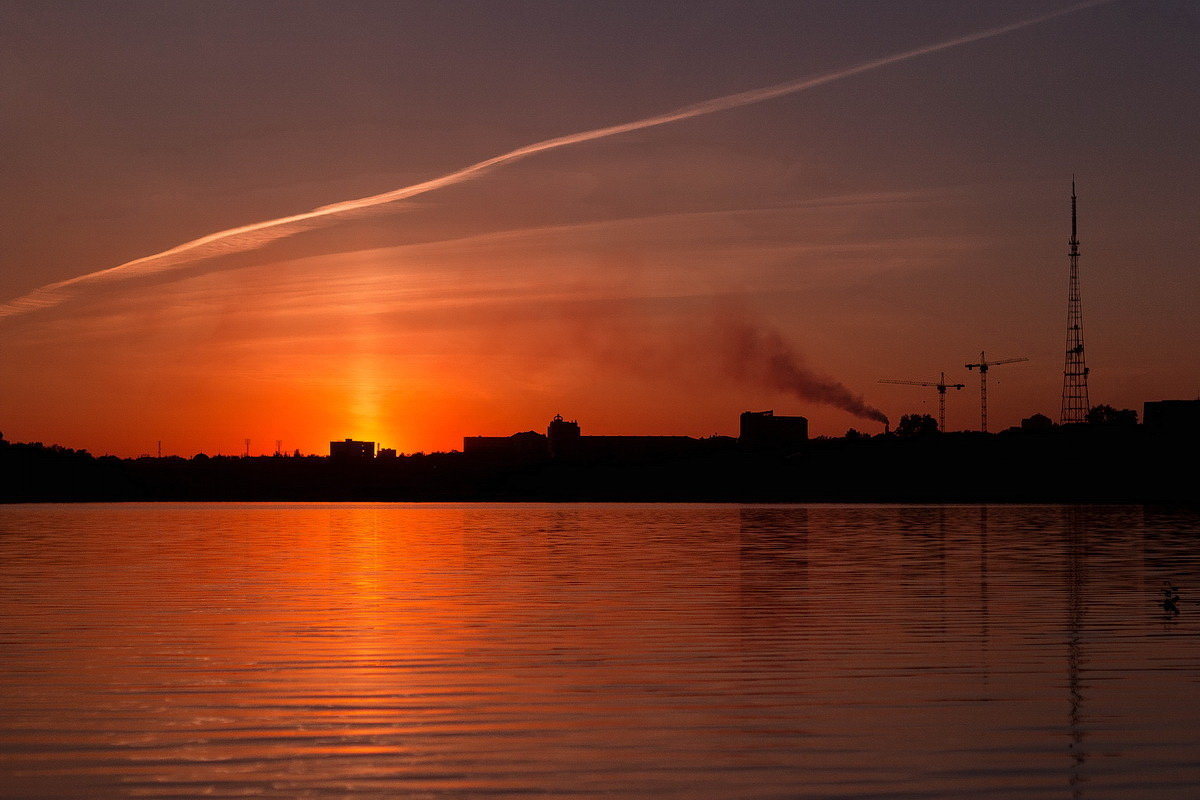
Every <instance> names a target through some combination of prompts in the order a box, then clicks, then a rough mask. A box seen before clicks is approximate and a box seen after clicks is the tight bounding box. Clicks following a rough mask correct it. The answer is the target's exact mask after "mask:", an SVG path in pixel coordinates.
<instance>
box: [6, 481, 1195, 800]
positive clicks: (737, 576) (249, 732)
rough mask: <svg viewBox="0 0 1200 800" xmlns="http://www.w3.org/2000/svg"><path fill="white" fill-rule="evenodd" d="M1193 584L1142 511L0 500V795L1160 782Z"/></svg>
mask: <svg viewBox="0 0 1200 800" xmlns="http://www.w3.org/2000/svg"><path fill="white" fill-rule="evenodd" d="M1165 582H1166V583H1170V584H1173V585H1174V586H1175V587H1176V588H1177V589H1178V592H1179V594H1180V596H1181V600H1180V602H1179V604H1178V607H1179V613H1178V614H1177V615H1176V614H1172V613H1168V610H1167V609H1164V606H1163V604H1162V595H1161V592H1162V589H1163V587H1164V585H1165ZM1197 600H1200V515H1197V514H1195V513H1191V512H1170V511H1162V512H1158V511H1148V510H1144V509H1142V508H1140V507H1096V506H1085V507H1066V506H1023V507H1008V506H987V507H981V506H952V507H939V506H828V505H814V506H727V505H721V506H703V505H701V506H697V505H526V504H496V505H415V504H413V505H409V504H403V505H395V504H392V505H385V504H355V505H345V504H342V505H318V504H207V505H205V504H193V505H187V504H128V505H86V504H85V505H45V506H20V505H17V506H2V507H0V797H4V798H107V797H114V798H116V797H150V798H193V797H199V796H205V797H272V798H276V797H278V798H309V797H315V798H341V797H378V798H385V797H386V798H393V797H414V798H468V797H488V798H504V797H535V796H536V797H654V798H775V797H778V798H809V797H812V798H827V797H854V798H864V797H866V798H961V797H968V796H969V797H988V796H991V797H1004V798H1007V797H1022V798H1039V797H1052V798H1076V797H1078V798H1122V800H1126V799H1128V798H1180V797H1186V796H1194V795H1193V794H1192V793H1193V792H1195V791H1197V787H1200V749H1198V745H1197V742H1200V603H1198V602H1197Z"/></svg>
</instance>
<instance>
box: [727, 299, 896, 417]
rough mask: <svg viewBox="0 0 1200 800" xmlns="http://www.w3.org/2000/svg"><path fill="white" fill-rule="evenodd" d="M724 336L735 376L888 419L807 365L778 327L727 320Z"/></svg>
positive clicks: (809, 398)
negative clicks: (764, 326) (772, 327)
mask: <svg viewBox="0 0 1200 800" xmlns="http://www.w3.org/2000/svg"><path fill="white" fill-rule="evenodd" d="M726 336H728V346H729V350H728V354H729V357H730V358H729V365H728V366H729V369H730V370H731V371H732V372H733V374H734V375H735V376H736V377H738V378H739V379H741V380H746V381H753V382H755V383H759V384H761V385H763V386H766V387H768V388H771V389H776V390H778V391H783V392H789V393H791V394H793V395H795V396H796V397H797V398H799V399H801V400H809V401H812V402H814V403H822V404H824V405H830V406H833V407H835V408H840V409H841V410H843V411H848V412H849V413H851V414H853V415H854V416H856V417H860V418H862V419H869V420H874V421H875V422H881V423H883V424H884V425H886V424H887V423H888V418H887V415H886V414H884V413H883V412H882V411H880V410H879V409H877V408H875V407H874V406H870V405H868V404H867V402H866V401H865V400H863V397H862V395H859V394H855V393H854V392H852V391H850V389H848V388H846V387H845V386H843V385H842V384H841V383H839V382H838V381H836V380H834V379H833V378H830V377H828V376H825V375H820V374H817V373H816V372H813V371H812V370H811V369H809V368H808V367H807V366H806V365H805V364H804V361H803V359H801V358H800V356H799V354H797V353H796V352H795V351H794V350H793V349H792V348H791V347H790V346H789V345H788V343H787V342H786V341H784V339H783V337H782V336H781V335H780V334H779V332H778V331H776V330H773V329H770V328H763V327H761V326H757V325H753V324H751V323H749V322H746V321H744V320H737V321H733V322H728V323H727V331H726Z"/></svg>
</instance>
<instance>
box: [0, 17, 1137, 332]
mask: <svg viewBox="0 0 1200 800" xmlns="http://www.w3.org/2000/svg"><path fill="white" fill-rule="evenodd" d="M1113 2H1116V0H1086V2H1081V3H1076V4H1074V5H1071V6H1066V7H1064V8H1060V9H1057V10H1055V11H1050V12H1047V13H1045V14H1039V15H1038V16H1035V17H1029V18H1027V19H1023V20H1020V21H1018V22H1012V23H1009V24H1007V25H999V26H996V27H993V28H988V29H986V30H982V31H978V32H976V33H970V34H967V35H965V36H959V37H956V38H954V39H948V40H946V41H944V42H938V43H936V44H930V45H925V46H923V47H918V48H916V49H913V50H905V51H904V52H901V53H894V54H892V55H889V56H883V57H882V58H876V59H873V60H871V61H864V62H862V63H861V64H856V65H854V66H851V67H846V68H844V69H840V70H837V71H835V72H829V73H826V74H825V75H819V76H817V77H813V78H801V79H798V80H793V81H787V82H785V83H777V84H775V85H774V86H764V87H761V88H758V89H749V90H747V91H744V92H737V93H735V94H728V95H724V96H722V97H715V98H712V99H711V100H705V101H703V102H700V103H695V104H693V105H688V106H683V107H681V108H677V109H675V110H673V111H668V112H666V113H663V114H657V115H654V116H650V117H643V118H642V119H637V120H633V121H632V122H625V123H621V124H619V125H609V126H606V127H603V128H594V129H592V130H589V131H582V132H580V133H571V134H567V135H565V136H558V137H555V138H553V139H545V140H543V141H540V142H534V143H533V144H528V145H525V146H524V147H518V148H517V149H516V150H510V151H509V152H507V153H503V154H501V155H498V156H493V157H492V158H488V159H485V160H483V161H480V162H478V163H475V164H472V165H470V166H468V167H464V168H462V169H460V170H457V171H455V172H451V173H448V174H446V175H442V176H441V177H438V178H433V179H431V180H427V181H422V182H421V183H414V184H412V185H411V186H405V187H402V188H400V189H394V190H392V191H390V192H384V193H382V194H375V195H371V196H370V197H361V198H358V199H356V200H344V201H341V202H338V203H332V204H330V205H326V206H321V207H320V208H314V209H313V210H311V211H305V212H303V213H300V214H292V215H291V216H287V217H279V218H278V219H270V220H266V221H263V222H254V223H251V224H249V225H242V226H240V227H237V228H230V229H228V230H224V231H218V232H216V233H210V234H208V235H207V236H201V237H200V238H198V239H193V240H191V241H190V242H184V243H183V244H180V245H177V246H175V247H172V248H170V249H169V250H164V251H162V252H161V253H155V254H153V255H149V256H143V257H142V258H136V259H134V260H132V261H126V262H125V263H124V264H118V265H117V266H115V267H109V268H108V269H102V270H98V271H96V272H90V273H87V274H86V275H79V276H76V277H74V278H69V279H67V280H64V281H58V282H57V283H50V284H47V285H45V286H42V287H41V288H38V289H34V290H33V291H32V292H30V293H28V294H26V295H23V296H21V297H18V298H15V299H13V300H10V301H9V302H7V303H4V304H3V305H0V318H3V317H10V316H14V315H17V314H22V313H25V312H28V311H34V310H37V309H41V308H48V307H51V306H55V305H58V304H59V303H62V302H63V301H65V300H66V299H68V298H69V297H70V296H71V293H72V292H71V290H72V289H74V288H75V287H78V286H81V285H84V284H92V283H99V282H102V281H109V280H117V279H122V278H136V277H140V276H143V275H150V274H154V273H157V272H165V271H168V270H170V269H172V268H173V267H176V266H179V265H181V264H190V263H193V262H195V261H198V260H201V259H204V258H211V257H215V256H220V255H227V254H230V253H239V252H245V251H248V250H253V249H255V248H258V247H262V246H263V245H265V244H267V243H268V242H271V241H274V240H276V239H280V238H283V237H285V236H290V235H292V234H294V233H297V232H299V231H300V230H305V229H308V228H310V227H312V225H313V224H314V223H315V222H316V221H317V220H320V219H321V218H323V217H332V216H340V215H345V214H349V213H352V212H355V211H362V210H365V209H369V208H371V207H372V206H378V205H382V204H384V203H392V202H395V201H397V200H404V199H406V198H409V197H415V196H416V195H420V194H425V193H426V192H432V191H434V190H436V189H441V188H443V187H446V186H453V185H454V184H457V183H462V182H464V181H468V180H471V179H473V178H477V177H479V176H481V175H483V174H484V173H485V172H487V171H489V170H491V169H492V168H494V167H498V166H501V165H502V164H509V163H511V162H513V161H519V160H520V159H523V158H526V157H528V156H531V155H534V154H536V153H541V152H545V151H546V150H556V149H558V148H560V147H569V146H571V145H576V144H582V143H584V142H591V141H594V140H596V139H604V138H607V137H609V136H616V135H618V134H622V133H629V132H631V131H638V130H642V129H644V128H653V127H656V126H659V125H667V124H669V123H672V122H679V121H682V120H686V119H692V118H694V117H702V116H705V115H708V114H714V113H716V112H718V111H727V110H729V109H733V108H740V107H742V106H748V105H753V104H755V103H761V102H763V101H765V100H771V99H773V98H776V97H783V96H784V95H789V94H795V93H797V92H803V91H806V90H808V89H812V88H815V87H817V86H823V85H825V84H827V83H833V82H834V81H839V80H842V79H843V78H849V77H852V76H854V75H860V74H862V73H864V72H870V71H871V70H874V69H878V68H879V67H885V66H887V65H889V64H897V63H899V62H901V61H908V60H910V59H914V58H918V57H920V56H924V55H929V54H931V53H937V52H940V51H942V50H949V49H950V48H953V47H959V46H961V45H964V44H970V43H972V42H978V41H980V40H982V39H990V38H992V37H994V36H1001V35H1003V34H1006V33H1011V32H1012V31H1017V30H1020V29H1022V28H1028V27H1030V26H1031V25H1038V24H1040V23H1042V22H1047V21H1049V20H1052V19H1056V18H1058V17H1062V16H1065V15H1067V14H1073V13H1075V12H1077V11H1082V10H1084V9H1088V8H1093V7H1095V6H1100V5H1106V4H1109V3H1113Z"/></svg>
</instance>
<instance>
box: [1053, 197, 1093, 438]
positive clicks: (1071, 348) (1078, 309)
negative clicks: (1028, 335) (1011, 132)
mask: <svg viewBox="0 0 1200 800" xmlns="http://www.w3.org/2000/svg"><path fill="white" fill-rule="evenodd" d="M1075 205H1076V202H1075V176H1074V175H1072V176H1071V242H1070V245H1071V253H1070V256H1071V279H1070V284H1069V286H1068V289H1067V360H1066V365H1065V366H1064V367H1063V390H1062V412H1061V413H1060V414H1059V418H1058V421H1059V423H1060V424H1062V425H1067V424H1070V423H1073V422H1086V421H1087V413H1088V408H1090V404H1089V402H1088V386H1087V376H1088V368H1087V361H1086V360H1085V359H1084V357H1083V308H1082V306H1081V304H1080V300H1079V231H1078V227H1077V225H1076V213H1075Z"/></svg>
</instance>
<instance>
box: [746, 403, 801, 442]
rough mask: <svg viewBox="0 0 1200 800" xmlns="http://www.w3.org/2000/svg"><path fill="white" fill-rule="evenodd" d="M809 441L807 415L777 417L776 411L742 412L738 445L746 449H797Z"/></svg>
mask: <svg viewBox="0 0 1200 800" xmlns="http://www.w3.org/2000/svg"><path fill="white" fill-rule="evenodd" d="M807 441H808V419H807V418H806V417H783V416H779V417H777V416H775V412H774V411H744V412H742V417H741V429H740V431H739V433H738V446H739V447H741V448H742V449H744V450H795V449H798V448H800V447H803V446H804V444H805V442H807Z"/></svg>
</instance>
